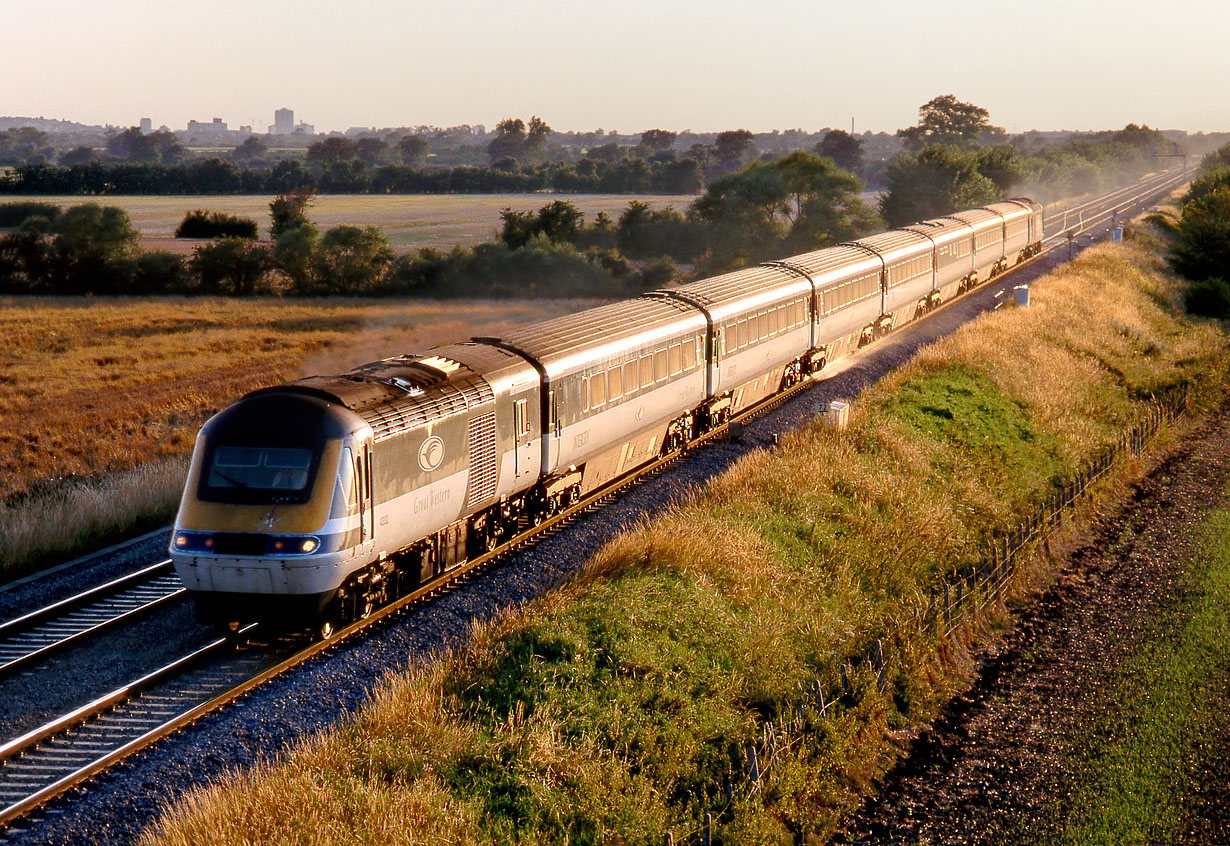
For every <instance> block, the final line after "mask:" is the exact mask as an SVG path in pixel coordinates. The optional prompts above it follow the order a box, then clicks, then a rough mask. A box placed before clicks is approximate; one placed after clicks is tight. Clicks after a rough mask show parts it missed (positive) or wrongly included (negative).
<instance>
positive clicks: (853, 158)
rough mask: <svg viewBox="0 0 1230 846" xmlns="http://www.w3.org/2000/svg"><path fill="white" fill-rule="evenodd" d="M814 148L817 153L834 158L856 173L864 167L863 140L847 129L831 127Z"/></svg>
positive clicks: (842, 167) (842, 165)
mask: <svg viewBox="0 0 1230 846" xmlns="http://www.w3.org/2000/svg"><path fill="white" fill-rule="evenodd" d="M814 149H815V151H816V154H817V155H820V156H825V157H827V158H830V159H832V160H833V161H834V162H836V163H837V166H838V167H839V168H841V169H842V170H848V171H850V172H851V173H854V172H855V171H857V170H858V169H859V168H860V167H862V164H863V142H862V141H860V140H859V139H857V138H855V137H854V136H853V135H851V134H850V133H849V132H846V131H845V130H841V129H830V130H829V131H828V132H826V133H825V134H824V138H822V139H820V141H819V142H817V144H816V146H815V148H814Z"/></svg>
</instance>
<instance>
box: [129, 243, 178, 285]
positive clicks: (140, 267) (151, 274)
mask: <svg viewBox="0 0 1230 846" xmlns="http://www.w3.org/2000/svg"><path fill="white" fill-rule="evenodd" d="M189 287H190V285H189V281H188V265H187V262H185V261H184V260H183V259H182V258H180V257H179V256H177V255H175V254H174V253H168V252H167V251H166V250H152V251H150V252H148V253H142V254H141V255H139V256H137V262H136V269H135V270H134V271H133V275H132V289H131V291H130V293H132V294H135V295H137V296H143V295H146V294H177V293H180V292H183V291H186V290H188V288H189Z"/></svg>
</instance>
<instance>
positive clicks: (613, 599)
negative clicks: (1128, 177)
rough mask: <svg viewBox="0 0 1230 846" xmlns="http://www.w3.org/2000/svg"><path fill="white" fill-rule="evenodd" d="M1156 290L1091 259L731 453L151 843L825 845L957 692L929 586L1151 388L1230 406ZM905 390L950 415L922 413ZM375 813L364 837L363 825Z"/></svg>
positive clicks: (1118, 264)
mask: <svg viewBox="0 0 1230 846" xmlns="http://www.w3.org/2000/svg"><path fill="white" fill-rule="evenodd" d="M1155 270H1156V267H1155V266H1151V262H1150V260H1149V259H1148V257H1146V256H1145V255H1143V254H1141V253H1139V252H1137V251H1133V250H1132V249H1130V248H1109V247H1108V248H1099V249H1097V250H1094V251H1091V252H1090V253H1088V254H1087V255H1086V256H1084V257H1083V258H1082V259H1080V260H1079V261H1078V262H1077V264H1076V265H1075V266H1074V267H1072V268H1070V269H1067V270H1065V271H1063V272H1062V273H1060V274H1057V275H1055V276H1053V277H1050V278H1048V279H1047V280H1043V281H1042V282H1040V283H1038V284H1036V285H1035V286H1034V288H1033V300H1032V304H1031V308H1030V309H1029V310H1027V311H1020V310H1014V311H1003V312H999V313H996V314H993V315H989V316H987V317H985V318H983V319H981V320H980V321H978V322H977V323H976V324H975V325H973V326H971V327H969V328H966V329H963V330H962V331H960V332H958V333H957V334H956V335H954V336H953V337H952V338H950V339H948V340H945V341H942V342H940V343H939V344H937V345H935V346H934V347H931V348H928V349H926V350H924V351H922V352H921V353H920V354H919V356H918V357H917V359H916V360H915V361H914V362H912V363H911V364H909V365H907V366H906V367H905V368H903V369H902V370H901V371H899V372H897V373H894V374H892V375H891V376H889V377H888V378H886V379H885V380H883V381H882V382H881V383H879V384H878V385H877V386H876V387H875V388H874V389H873V390H872V391H870V392H869V394H868V395H867V396H865V397H862V398H860V400H859V401H858V402H857V403H856V404H855V407H854V413H853V415H852V422H851V428H850V430H849V431H848V432H844V433H836V432H833V431H831V430H828V429H826V428H824V426H823V424H822V423H820V422H816V423H814V424H813V425H810V426H807V427H804V428H803V429H802V430H800V431H798V432H795V433H793V434H791V435H790V436H788V437H787V438H786V439H785V440H784V442H783V444H782V446H781V447H780V449H778V450H775V451H773V452H757V453H753V454H751V455H749V456H747V457H745V458H744V459H743V460H741V461H740V462H738V463H737V464H736V465H735V466H734V467H733V468H732V469H731V470H730V471H728V472H727V473H726V474H724V475H723V476H722V477H721V478H719V479H718V480H716V481H715V482H713V483H712V484H710V485H709V486H708V487H707V488H706V489H705V490H703V491H701V492H698V493H697V495H696V496H695V497H694V498H692V499H691V500H690V501H688V502H685V503H683V504H681V505H680V506H678V507H677V508H675V509H673V510H672V511H671V512H670V513H668V514H666V515H665V516H664V517H662V518H660V519H656V520H654V521H652V522H650V523H647V524H646V525H643V526H641V527H639V528H637V529H635V530H633V531H632V532H630V533H628V534H627V535H625V536H623V537H620V538H617V539H615V540H614V541H612V542H611V543H610V544H609V545H608V546H607V547H606V548H605V549H604V550H602V551H601V552H600V553H599V555H598V556H597V557H596V558H595V560H593V561H591V562H590V563H589V564H588V565H587V568H586V571H585V573H584V575H583V576H582V577H581V578H579V579H578V580H576V581H574V582H572V583H570V584H568V585H566V586H564V587H563V588H561V589H560V590H558V591H556V592H554V593H552V594H551V595H549V596H547V597H545V598H544V599H542V600H541V601H539V602H536V603H534V604H533V605H532V606H531V607H529V608H527V609H524V610H515V611H511V612H508V613H506V614H505V615H503V616H502V617H500V618H499V619H497V620H495V621H493V622H492V623H490V624H487V625H483V626H479V627H477V628H476V631H475V633H474V636H473V638H472V639H471V642H470V643H469V644H468V645H467V646H465V647H464V648H461V649H459V650H458V651H457V652H455V653H453V654H451V655H448V656H445V657H443V658H442V659H438V660H436V661H435V662H433V663H428V664H426V665H423V666H418V667H415V668H412V669H411V670H409V671H407V672H406V673H403V674H401V675H399V676H395V677H393V678H392V679H391V680H389V681H387V682H386V683H385V684H384V685H383V686H382V687H380V688H379V689H378V690H377V691H376V692H375V693H374V694H373V696H372V702H371V704H370V705H369V706H368V707H367V708H365V709H364V710H363V711H361V712H360V713H359V714H357V715H356V716H355V717H354V718H353V719H352V720H350V721H349V722H348V723H347V724H346V725H344V726H342V727H340V728H338V729H337V730H335V731H332V732H329V733H327V734H325V735H324V736H322V737H320V738H316V739H313V740H310V741H308V742H305V743H303V744H301V745H300V746H299V747H297V748H296V749H294V750H291V751H290V752H288V753H286V754H285V755H283V756H281V760H280V762H277V763H273V764H268V765H265V766H262V767H260V768H258V769H256V770H253V771H249V772H247V773H243V774H236V775H234V776H233V777H232V778H230V779H229V780H226V781H224V782H223V783H220V784H217V785H213V786H210V787H207V788H202V789H200V790H197V791H195V792H193V793H192V794H191V795H190V796H189V797H188V798H187V799H186V800H184V801H182V802H180V803H177V804H176V805H174V806H172V807H170V808H168V809H167V810H166V811H165V813H164V816H163V817H162V819H161V820H159V821H158V822H157V823H156V824H155V825H154V826H153V827H152V828H151V829H149V830H148V831H147V832H146V833H145V834H144V836H143V837H142V843H143V844H145V846H153V844H156V843H173V844H184V843H189V842H191V843H219V844H221V843H230V842H235V841H236V840H237V839H239V840H241V841H242V840H243V839H245V838H247V842H254V841H255V840H258V839H265V840H272V841H274V842H294V841H295V840H296V839H302V840H304V841H305V842H321V843H349V842H368V841H374V840H378V839H379V837H380V834H379V832H387V831H389V830H392V829H391V828H390V827H391V826H394V825H395V826H401V827H402V829H401V832H402V833H401V834H400V836H401V837H403V838H404V839H406V840H407V842H425V841H427V840H429V839H431V838H432V836H433V834H434V833H435V831H434V826H435V825H436V822H435V821H436V820H439V825H440V828H441V832H440V833H441V836H442V839H443V841H444V842H450V841H457V840H464V841H466V842H507V841H510V840H518V842H526V843H540V842H564V841H565V840H566V839H568V838H570V837H571V836H572V835H573V834H576V833H577V832H578V831H584V832H587V833H590V834H593V835H594V839H595V840H598V839H603V838H605V839H606V840H607V841H608V842H659V841H660V838H661V833H662V832H663V831H664V830H668V829H672V830H675V831H676V833H677V836H682V832H684V831H686V830H693V829H694V825H695V819H696V818H697V817H696V814H697V813H698V812H699V810H701V809H708V808H714V807H718V808H723V807H724V810H722V812H721V813H722V821H721V827H720V829H719V830H720V832H721V835H722V837H723V838H724V840H725V842H780V841H781V840H782V839H783V838H785V837H787V830H788V826H790V827H792V828H791V829H790V830H793V831H795V832H796V833H797V832H798V831H805V832H812V833H817V834H821V835H822V834H823V830H824V829H825V828H826V827H827V826H830V825H831V824H832V822H833V820H835V819H836V818H837V817H838V816H839V813H840V811H839V809H840V808H841V807H842V806H843V805H844V804H846V803H847V802H849V800H850V793H851V792H852V791H854V790H857V789H858V788H859V786H860V785H865V784H866V782H867V780H868V779H869V778H870V777H871V776H872V775H874V773H875V772H877V771H878V770H879V769H880V768H881V767H883V766H884V765H885V763H886V762H887V761H888V760H889V757H890V756H891V748H892V744H891V742H890V741H889V740H888V736H889V734H890V728H900V727H901V726H902V725H903V724H908V723H909V722H910V721H916V720H919V719H924V718H926V716H927V714H933V713H934V708H935V706H936V702H937V701H938V699H939V698H940V697H941V696H943V695H944V694H945V693H946V692H947V691H949V690H951V689H952V687H953V685H954V684H955V682H956V679H957V677H958V676H959V674H960V672H961V667H962V666H963V663H962V662H963V661H965V660H966V656H964V655H962V654H959V653H960V650H959V649H956V648H954V647H953V646H952V644H950V643H949V642H947V641H941V642H939V643H937V642H936V640H935V634H934V632H933V631H932V630H931V629H930V628H929V627H926V626H922V625H921V624H920V623H918V617H917V616H916V612H917V611H918V610H919V609H920V608H923V607H925V599H924V597H925V594H926V592H927V591H928V590H929V589H930V587H932V586H933V585H934V584H935V583H936V582H935V580H936V578H937V577H938V578H944V577H947V575H948V574H949V573H950V572H951V568H952V567H953V565H960V564H962V563H966V564H968V563H970V562H971V561H972V560H973V559H974V557H975V556H976V555H977V554H978V552H979V551H980V547H981V544H982V543H983V542H984V541H985V539H986V537H987V533H988V532H989V531H993V530H1002V529H1003V528H1004V527H1005V526H1006V525H1007V524H1008V523H1009V521H1010V519H1011V518H1012V516H1013V515H1014V514H1018V513H1020V512H1021V510H1022V509H1023V507H1025V506H1027V505H1028V504H1029V503H1030V502H1031V501H1036V500H1037V498H1039V497H1040V496H1044V495H1046V494H1047V493H1048V492H1049V491H1050V490H1051V489H1052V488H1051V485H1052V484H1053V481H1054V479H1055V478H1057V477H1060V476H1062V475H1064V474H1065V473H1066V472H1069V471H1070V470H1071V469H1073V468H1074V466H1075V464H1076V463H1077V461H1078V460H1081V459H1084V458H1086V457H1088V456H1089V455H1090V454H1091V453H1092V452H1094V451H1096V449H1097V448H1099V447H1100V446H1102V445H1104V444H1106V443H1109V442H1110V441H1112V440H1113V439H1114V438H1115V437H1116V436H1117V435H1118V433H1119V432H1121V431H1122V430H1123V429H1125V428H1127V427H1128V426H1129V425H1130V424H1131V423H1132V422H1134V420H1136V419H1137V418H1138V416H1139V415H1140V414H1142V413H1143V411H1144V405H1145V404H1144V403H1143V402H1142V400H1144V399H1146V398H1147V397H1148V396H1149V395H1150V394H1151V393H1152V392H1153V391H1154V390H1158V389H1162V388H1164V387H1165V386H1167V385H1171V384H1176V383H1180V382H1189V383H1192V384H1194V385H1196V387H1197V390H1196V394H1197V395H1201V394H1204V395H1206V396H1207V395H1212V394H1216V393H1219V392H1224V389H1225V385H1224V382H1225V379H1226V373H1225V337H1224V334H1223V333H1222V332H1220V331H1219V330H1218V329H1216V328H1215V327H1212V326H1208V325H1202V326H1201V325H1198V326H1193V325H1191V324H1189V323H1186V322H1185V321H1182V320H1180V319H1177V318H1175V317H1174V316H1172V315H1167V314H1165V313H1164V312H1162V311H1161V310H1159V309H1157V308H1156V306H1155V301H1156V299H1158V298H1165V297H1169V296H1171V291H1170V286H1169V285H1168V283H1167V281H1166V279H1165V278H1164V277H1163V276H1161V275H1158V274H1156V273H1155V272H1154V271H1155ZM1208 383H1212V384H1213V386H1214V388H1213V389H1211V390H1202V389H1201V386H1203V385H1207V384H1208ZM920 386H921V387H920ZM970 386H972V389H971V388H970ZM949 389H952V391H953V394H952V395H953V396H956V397H957V399H956V401H957V402H960V401H964V400H963V399H962V398H963V397H964V396H965V395H966V394H964V393H963V392H967V389H968V395H969V396H970V397H972V400H971V401H973V402H975V403H983V404H987V413H986V414H985V415H982V418H983V419H981V420H978V419H972V418H974V417H978V415H977V414H972V415H971V419H969V420H968V425H966V421H964V420H961V419H958V420H955V421H952V422H953V425H954V426H955V428H949V429H946V430H941V432H942V434H941V435H940V436H939V437H934V436H931V435H929V434H928V433H927V432H926V431H924V430H921V429H919V428H918V425H917V423H916V421H918V420H919V419H920V418H918V417H917V416H911V413H912V412H913V411H917V409H918V408H919V407H923V406H924V405H925V403H927V402H931V401H932V400H933V399H934V398H938V399H939V400H943V399H944V394H943V393H942V391H944V390H949ZM919 390H931V391H935V392H938V393H932V394H923V395H922V396H923V398H924V399H923V400H922V401H918V402H915V403H914V404H913V405H910V403H909V401H908V397H909V395H910V391H919ZM903 396H904V397H906V400H902V397H903ZM942 411H943V409H934V408H930V407H927V410H926V412H925V416H924V417H923V418H921V419H922V420H923V424H922V425H923V426H925V425H929V424H928V423H927V422H926V421H927V420H929V419H930V417H928V416H926V415H930V416H931V417H934V418H935V419H936V420H941V421H943V420H944V419H945V418H944V415H943V414H942V413H936V414H932V412H942ZM912 421H913V422H912ZM941 425H948V424H947V423H942V424H941ZM971 433H973V434H972V435H971ZM984 437H985V438H986V439H987V440H986V441H985V442H983V441H981V440H980V439H981V438H984ZM1018 445H1023V446H1022V449H1023V452H1019V453H1018V452H1013V451H1012V450H1014V449H1016V448H1017V446H1018ZM1004 456H1009V457H1010V458H1012V459H1015V460H1014V461H1004ZM881 638H883V640H884V643H885V648H886V650H887V651H889V652H890V654H891V655H892V666H891V668H890V670H891V671H890V673H889V676H888V683H889V685H890V687H891V688H892V689H893V690H894V691H895V692H894V695H893V696H892V697H882V696H880V695H878V693H875V692H869V693H867V694H866V695H864V696H863V697H862V698H861V699H859V700H858V702H857V703H855V704H853V705H849V706H848V707H847V706H842V707H838V708H837V709H835V712H834V713H833V714H832V715H831V716H830V717H828V718H827V720H826V722H825V724H824V725H825V728H824V730H823V731H820V732H817V733H814V734H811V735H808V736H805V737H798V738H796V740H797V741H798V743H799V744H800V746H799V747H798V748H799V750H800V751H798V752H797V753H796V756H795V757H788V758H787V759H786V760H784V761H779V762H777V764H776V765H775V766H774V768H773V769H772V770H771V771H770V772H769V773H768V775H767V777H766V782H765V785H764V787H763V790H762V793H761V794H760V796H759V797H758V798H756V799H755V800H754V801H743V800H738V799H737V800H736V801H735V802H734V803H733V804H730V805H729V806H724V805H723V802H722V800H721V798H720V797H721V779H722V777H723V773H724V772H728V770H725V769H724V768H725V767H726V766H727V765H726V764H725V763H723V761H724V760H725V759H724V755H725V752H724V750H726V749H727V748H728V747H729V748H734V749H742V748H743V744H744V743H747V742H751V741H753V740H754V739H755V732H756V731H757V730H758V729H757V728H756V726H757V723H758V722H759V721H760V720H762V719H766V718H768V717H770V716H771V715H773V714H777V715H779V716H781V715H783V714H784V715H785V716H786V717H787V718H788V717H789V716H790V715H791V714H792V713H793V710H792V709H793V704H792V703H794V702H797V701H798V699H797V697H798V695H799V694H798V691H799V686H800V685H801V684H802V685H806V684H808V683H809V679H812V678H815V677H816V674H821V675H828V676H829V677H831V675H832V673H833V672H834V669H835V667H836V666H837V664H838V663H841V662H845V661H848V660H851V659H853V658H854V657H855V656H859V655H865V654H866V653H867V649H868V646H869V644H870V643H873V642H875V641H876V640H878V639H881ZM864 666H865V665H864ZM788 725H789V721H788V719H783V720H781V721H779V722H778V726H779V730H782V731H784V732H789V731H790V729H789V728H788V727H786V728H782V727H783V726H788ZM783 742H784V741H783ZM366 792H371V793H372V794H373V797H374V798H373V799H372V800H371V801H372V802H373V803H379V808H378V809H376V810H373V811H372V812H373V814H375V815H376V817H375V819H374V821H373V823H372V825H371V826H368V825H366V824H364V823H363V822H356V821H355V819H354V817H353V813H354V811H355V805H354V803H355V801H356V799H355V798H354V797H355V794H359V795H360V796H362V795H363V794H365V793H366ZM496 793H498V798H494V799H493V795H494V794H496ZM389 795H392V796H393V797H400V798H394V799H392V800H387V799H386V797H388V796H389ZM492 802H493V803H494V805H495V808H496V809H497V810H498V812H499V813H501V814H503V815H502V816H499V817H498V819H495V820H492V819H489V818H486V817H484V814H486V813H488V812H492V807H491V806H490V805H489V804H488V803H492ZM504 803H515V808H516V810H509V807H510V806H509V805H506V804H504ZM424 804H425V806H426V807H427V810H425V811H420V810H419V809H420V808H421V807H423V806H424ZM578 826H580V827H579V828H578ZM817 829H819V831H817ZM577 836H578V837H579V836H581V835H580V834H577Z"/></svg>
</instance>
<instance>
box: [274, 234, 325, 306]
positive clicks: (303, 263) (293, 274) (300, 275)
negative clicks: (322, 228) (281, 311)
mask: <svg viewBox="0 0 1230 846" xmlns="http://www.w3.org/2000/svg"><path fill="white" fill-rule="evenodd" d="M316 240H317V231H316V227H315V226H313V225H312V224H311V223H309V222H307V221H304V222H303V223H300V224H299V225H298V226H292V227H290V228H289V229H285V230H284V231H283V232H282V234H281V235H279V236H278V239H277V242H276V243H275V244H274V246H273V266H274V268H275V269H276V270H277V271H279V272H280V273H281V274H282V275H283V276H284V277H286V281H287V283H288V284H289V286H290V289H291V291H293V292H294V293H297V294H310V293H312V292H313V291H314V290H315V287H316V282H315V275H314V273H313V267H312V255H313V252H314V251H315V249H316Z"/></svg>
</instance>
